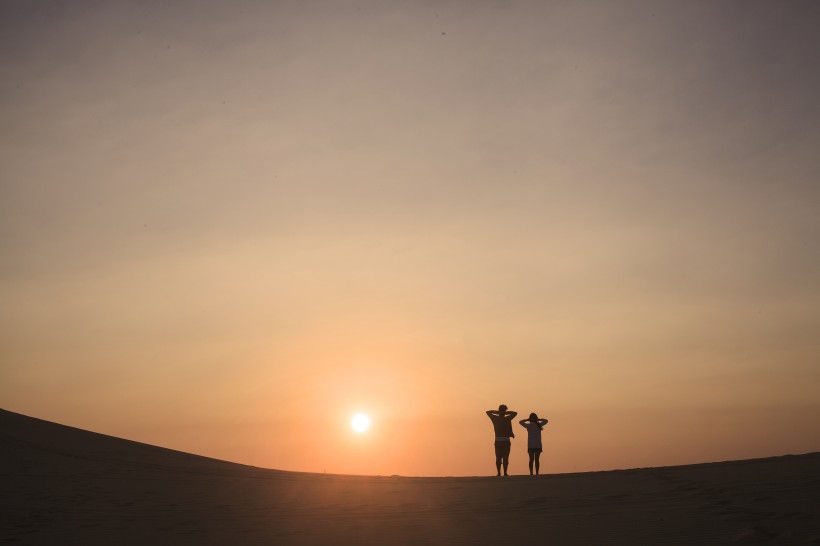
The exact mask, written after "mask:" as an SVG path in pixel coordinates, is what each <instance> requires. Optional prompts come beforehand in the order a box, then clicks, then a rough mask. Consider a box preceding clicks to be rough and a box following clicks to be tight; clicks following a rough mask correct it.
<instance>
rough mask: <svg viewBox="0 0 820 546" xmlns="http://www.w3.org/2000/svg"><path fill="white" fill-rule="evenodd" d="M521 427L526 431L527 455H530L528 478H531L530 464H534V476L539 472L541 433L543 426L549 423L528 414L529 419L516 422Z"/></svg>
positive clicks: (533, 414)
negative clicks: (527, 434)
mask: <svg viewBox="0 0 820 546" xmlns="http://www.w3.org/2000/svg"><path fill="white" fill-rule="evenodd" d="M518 422H519V423H520V424H521V426H522V427H524V428H525V429H527V432H528V433H529V437H528V438H527V453H529V455H530V476H532V464H533V462H535V474H536V476H537V475H538V472H539V471H540V470H541V450H542V448H541V431H542V430H543V429H544V425H546V424H547V423H549V421H548V420H547V419H539V418H538V416H537V415H536V414H535V413H530V417H529V419H521V420H520V421H518Z"/></svg>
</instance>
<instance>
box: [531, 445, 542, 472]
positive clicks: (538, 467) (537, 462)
mask: <svg viewBox="0 0 820 546" xmlns="http://www.w3.org/2000/svg"><path fill="white" fill-rule="evenodd" d="M533 455H535V475H536V476H537V475H538V473H539V472H540V471H541V452H540V451H536V452H535V453H530V474H532V456H533Z"/></svg>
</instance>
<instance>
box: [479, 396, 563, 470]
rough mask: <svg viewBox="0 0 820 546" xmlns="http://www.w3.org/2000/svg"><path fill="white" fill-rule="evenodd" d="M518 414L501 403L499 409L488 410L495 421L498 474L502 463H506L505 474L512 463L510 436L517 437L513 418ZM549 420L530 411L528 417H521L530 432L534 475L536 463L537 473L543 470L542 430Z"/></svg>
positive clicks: (529, 451)
mask: <svg viewBox="0 0 820 546" xmlns="http://www.w3.org/2000/svg"><path fill="white" fill-rule="evenodd" d="M516 415H518V412H517V411H509V410H508V409H507V406H505V405H504V404H501V405H500V406H498V411H496V410H487V417H489V418H490V421H492V422H493V428H494V429H495V468H496V470H497V471H498V474H496V475H497V476H500V475H501V464H502V463H503V464H504V475H505V476H509V474H507V466H508V465H509V464H510V447H511V443H510V438H515V434H514V433H513V429H512V420H513V419H514V418H515V416H516ZM548 422H549V421H547V420H546V419H539V418H538V416H537V415H536V414H534V413H530V416H529V418H528V419H521V420H520V421H519V423H520V424H521V426H522V427H524V428H525V429H527V432H529V438H528V439H527V452H528V453H529V454H530V476H532V467H533V463H535V474H536V475H537V474H538V473H539V470H541V431H542V430H543V429H544V425H546V424H547V423H548Z"/></svg>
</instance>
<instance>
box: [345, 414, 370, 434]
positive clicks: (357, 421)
mask: <svg viewBox="0 0 820 546" xmlns="http://www.w3.org/2000/svg"><path fill="white" fill-rule="evenodd" d="M350 426H351V427H353V430H355V431H356V432H364V431H366V430H367V429H369V428H370V417H369V416H368V415H366V414H364V413H357V414H356V415H354V416H353V419H351V421H350Z"/></svg>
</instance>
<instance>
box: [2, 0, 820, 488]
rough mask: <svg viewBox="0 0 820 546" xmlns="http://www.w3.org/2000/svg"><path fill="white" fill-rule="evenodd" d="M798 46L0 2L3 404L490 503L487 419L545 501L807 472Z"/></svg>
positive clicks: (811, 347)
mask: <svg viewBox="0 0 820 546" xmlns="http://www.w3.org/2000/svg"><path fill="white" fill-rule="evenodd" d="M819 24H820V3H817V2H814V1H804V2H790V1H786V2H770V1H747V0H743V1H741V0H737V1H724V2H714V1H711V0H704V1H686V2H681V1H668V2H658V1H646V2H630V1H618V2H612V1H609V0H601V1H599V2H569V1H567V2H549V1H533V2H513V1H509V2H505V1H497V2H490V1H485V2H481V1H466V0H465V1H453V2H432V1H416V2H413V1H407V2H310V1H295V2H212V3H208V2H199V1H198V2H193V1H192V2H161V1H156V2H149V1H141V2H137V1H135V2H130V3H129V2H59V1H53V2H42V1H28V0H14V1H9V0H4V1H2V2H0V82H2V84H0V93H2V106H1V107H0V127H2V131H0V181H1V182H0V183H1V184H2V186H1V187H0V252H1V253H2V254H1V255H0V258H1V259H0V351H1V355H0V356H1V357H2V360H0V405H2V406H3V407H5V408H7V409H10V410H13V411H18V412H21V413H27V414H30V415H34V416H37V417H41V418H45V419H50V420H56V421H59V422H63V423H66V424H71V425H75V426H79V427H83V428H91V429H92V430H97V431H100V432H106V433H109V434H114V435H118V436H125V437H128V438H132V439H137V440H141V441H146V442H150V443H156V444H160V445H164V446H168V447H173V448H177V449H182V450H186V451H194V452H197V453H202V454H206V455H211V456H215V457H220V458H228V459H231V460H235V461H240V462H245V463H250V464H255V465H260V466H268V467H274V468H282V469H289V470H307V471H319V472H321V471H323V470H327V471H328V472H356V473H370V474H375V473H380V474H424V475H443V474H455V475H458V474H486V473H491V472H494V470H495V469H494V467H493V461H492V459H493V454H492V445H491V444H492V438H493V434H492V428H491V426H490V423H489V421H488V420H487V418H486V416H484V414H483V412H484V410H486V409H490V408H493V407H496V406H497V405H498V404H499V403H501V402H504V403H506V404H508V405H509V406H510V407H511V408H512V409H514V410H518V411H520V412H522V413H524V414H528V413H529V412H530V411H536V412H538V413H539V414H540V415H542V416H544V417H547V418H549V419H551V424H550V425H549V426H548V427H547V429H546V430H545V454H544V456H543V465H544V467H545V470H547V471H549V472H553V471H571V470H591V469H605V468H615V467H624V466H647V465H661V464H677V463H688V462H699V461H706V460H716V459H728V458H742V457H755V456H766V455H775V454H782V453H789V452H801V451H813V450H820V435H818V434H817V431H818V430H820V422H819V421H820V402H819V401H820V251H818V250H819V249H818V241H820V153H818V150H820V105H818V97H820V71H818V66H820V34H818V32H817V28H818V25H819ZM356 410H363V411H367V412H368V413H370V415H371V416H372V417H373V420H374V424H373V427H372V429H371V430H370V431H369V432H368V433H366V434H365V435H362V436H357V435H354V434H352V433H351V431H350V428H349V425H348V422H349V419H350V416H351V415H352V414H353V413H354V411H356ZM519 430H520V431H521V432H522V433H524V432H525V431H524V430H523V429H520V427H519ZM519 436H520V437H519V438H518V439H517V440H516V441H515V443H514V446H513V455H512V461H513V462H512V469H513V471H514V472H521V471H523V470H524V468H525V462H526V453H525V448H526V442H525V440H524V441H522V439H523V438H522V437H525V434H519Z"/></svg>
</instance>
